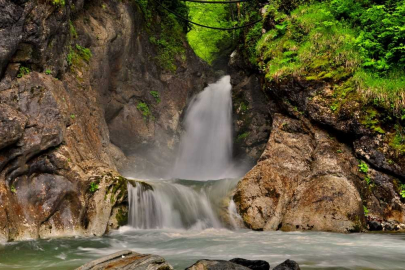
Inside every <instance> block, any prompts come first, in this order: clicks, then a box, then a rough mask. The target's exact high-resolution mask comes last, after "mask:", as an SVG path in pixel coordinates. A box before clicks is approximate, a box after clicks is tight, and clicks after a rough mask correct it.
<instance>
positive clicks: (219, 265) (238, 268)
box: [186, 260, 250, 270]
mask: <svg viewBox="0 0 405 270" xmlns="http://www.w3.org/2000/svg"><path fill="white" fill-rule="evenodd" d="M249 269H250V268H247V267H245V266H243V265H240V264H236V263H233V262H230V261H223V260H199V261H197V262H196V263H195V264H193V265H192V266H189V267H187V268H186V270H249Z"/></svg>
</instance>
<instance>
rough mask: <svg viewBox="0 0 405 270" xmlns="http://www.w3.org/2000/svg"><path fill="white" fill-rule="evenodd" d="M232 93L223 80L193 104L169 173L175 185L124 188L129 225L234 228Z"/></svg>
mask: <svg viewBox="0 0 405 270" xmlns="http://www.w3.org/2000/svg"><path fill="white" fill-rule="evenodd" d="M231 89H232V87H231V83H230V76H225V77H223V78H221V79H220V80H219V81H218V82H216V83H214V84H210V85H209V86H208V87H206V88H205V89H204V91H202V92H201V93H199V94H198V95H197V96H196V97H194V99H193V100H192V101H191V103H190V105H189V107H188V109H187V111H186V116H185V133H184V134H183V136H182V137H181V141H180V147H179V154H178V157H177V159H176V163H175V166H174V168H173V171H172V172H171V178H172V179H177V180H165V181H163V180H161V181H149V182H148V183H142V182H134V183H132V184H128V199H129V208H130V209H129V225H131V226H132V227H135V228H138V229H162V228H175V229H190V228H192V229H204V228H208V227H214V228H219V227H222V226H223V225H222V223H224V222H225V223H228V227H232V228H237V227H238V218H237V212H236V206H235V203H234V202H233V201H232V200H231V197H232V191H233V190H234V188H235V186H236V184H237V182H238V178H237V177H235V175H236V174H237V173H235V172H237V170H236V168H235V167H241V166H237V165H233V164H232V97H231ZM239 169H240V168H239ZM238 176H240V171H239V175H238ZM227 177H228V178H229V179H224V178H227ZM179 179H188V180H179ZM217 179H222V180H217ZM190 180H193V181H190ZM212 180H216V181H212ZM220 220H221V221H222V222H221V221H220ZM239 223H240V222H239Z"/></svg>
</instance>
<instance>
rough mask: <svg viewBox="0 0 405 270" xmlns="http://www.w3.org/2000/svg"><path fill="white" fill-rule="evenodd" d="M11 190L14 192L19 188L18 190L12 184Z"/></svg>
mask: <svg viewBox="0 0 405 270" xmlns="http://www.w3.org/2000/svg"><path fill="white" fill-rule="evenodd" d="M10 191H11V192H12V193H14V194H16V193H17V190H16V188H15V186H13V185H11V187H10Z"/></svg>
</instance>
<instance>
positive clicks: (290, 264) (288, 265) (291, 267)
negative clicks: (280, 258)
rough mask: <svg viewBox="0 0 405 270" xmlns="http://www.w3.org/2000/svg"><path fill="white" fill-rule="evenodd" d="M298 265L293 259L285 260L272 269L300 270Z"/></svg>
mask: <svg viewBox="0 0 405 270" xmlns="http://www.w3.org/2000/svg"><path fill="white" fill-rule="evenodd" d="M300 269H301V268H300V266H299V265H298V263H296V262H295V261H293V260H286V261H285V262H283V263H282V264H279V265H277V266H276V267H274V270H300Z"/></svg>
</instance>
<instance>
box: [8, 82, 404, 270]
mask: <svg viewBox="0 0 405 270" xmlns="http://www.w3.org/2000/svg"><path fill="white" fill-rule="evenodd" d="M231 123H232V119H231V85H230V77H229V76H225V77H223V78H222V79H221V80H219V81H218V82H217V83H215V84H211V85H209V86H208V87H207V88H206V89H205V90H204V91H203V92H201V93H200V94H199V95H197V96H196V97H195V98H194V100H193V101H192V103H191V104H190V106H189V108H188V110H187V113H186V118H185V128H186V132H185V133H184V134H183V136H182V139H181V143H180V150H179V155H178V157H177V160H176V164H175V166H174V168H173V171H172V172H171V175H172V178H173V180H160V181H146V182H139V181H138V182H136V181H135V182H131V183H130V184H128V200H129V225H128V226H125V227H122V228H120V229H119V230H118V231H114V232H112V233H111V234H109V235H107V236H104V237H94V238H81V237H78V238H70V239H52V240H38V241H25V242H15V243H8V244H6V245H1V244H0V269H33V270H37V269H38V270H39V269H62V270H63V269H74V268H75V267H78V266H80V265H83V264H84V263H86V262H88V261H90V260H93V259H96V258H99V257H101V256H105V255H108V254H111V253H114V252H117V251H120V250H124V249H131V250H134V251H136V252H139V253H151V254H157V255H161V256H163V257H164V258H165V259H166V260H167V261H168V262H169V263H170V264H171V265H172V266H173V267H174V268H175V269H184V268H186V267H187V266H190V265H192V264H193V263H195V262H196V261H197V260H199V259H203V258H206V259H225V260H229V259H232V258H235V257H241V258H246V259H256V260H258V259H260V260H267V261H268V262H269V263H270V264H271V265H272V267H274V266H275V265H277V264H279V263H281V262H283V261H284V260H286V259H293V260H295V261H297V262H298V263H299V264H300V267H301V269H357V270H360V269H362V270H366V269H368V270H370V269H390V270H395V269H405V234H338V233H322V232H290V233H287V232H278V231H277V232H255V231H250V230H247V229H243V228H242V227H241V225H242V222H241V218H240V217H239V215H238V214H237V210H236V205H235V203H234V202H233V201H232V194H233V191H234V189H235V187H236V184H237V182H238V180H239V179H240V178H239V177H238V176H240V171H239V172H238V171H237V170H235V168H236V167H238V166H235V165H234V164H232V151H231V149H232V129H231ZM179 179H193V180H179ZM218 179H221V180H218Z"/></svg>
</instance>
